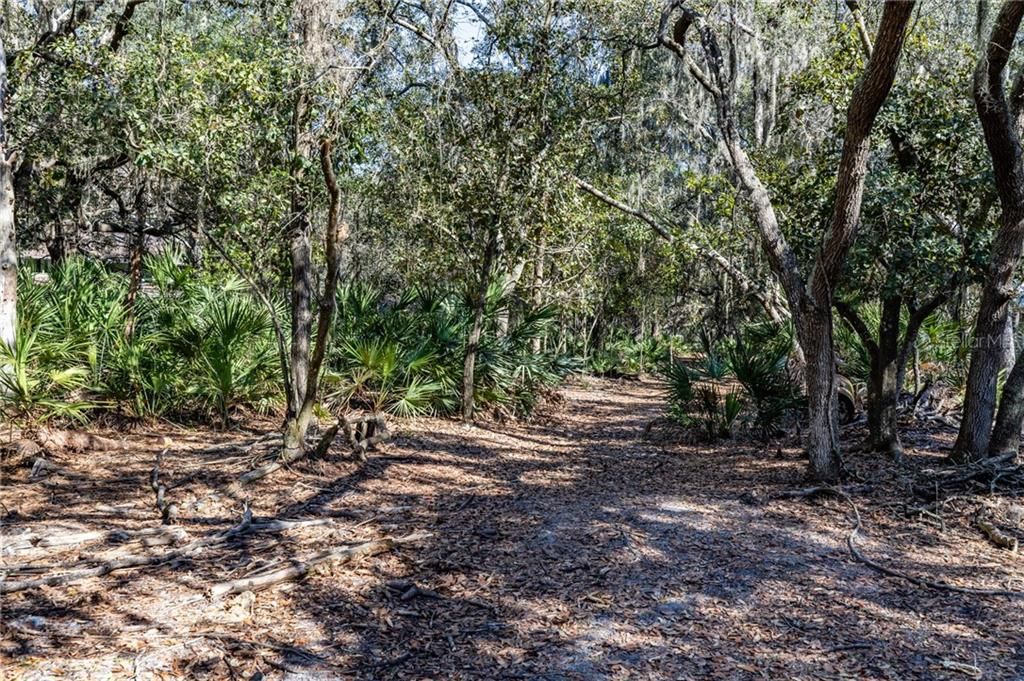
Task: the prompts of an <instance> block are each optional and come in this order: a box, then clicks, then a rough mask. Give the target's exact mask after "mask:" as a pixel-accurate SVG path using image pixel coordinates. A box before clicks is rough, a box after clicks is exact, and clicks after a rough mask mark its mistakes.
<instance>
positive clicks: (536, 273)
mask: <svg viewBox="0 0 1024 681" xmlns="http://www.w3.org/2000/svg"><path fill="white" fill-rule="evenodd" d="M546 258H547V249H546V244H545V242H544V235H543V234H541V236H540V241H539V242H538V243H537V252H536V254H535V255H534V258H533V283H532V286H531V288H532V289H533V290H532V291H531V293H532V302H533V307H534V309H538V308H540V307H541V305H543V304H544V261H545V259H546ZM543 346H544V338H542V337H541V336H537V337H536V338H534V339H532V340H531V341H530V350H531V351H532V352H533V354H535V355H537V354H540V351H541V349H542V348H543Z"/></svg>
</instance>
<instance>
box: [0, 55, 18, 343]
mask: <svg viewBox="0 0 1024 681" xmlns="http://www.w3.org/2000/svg"><path fill="white" fill-rule="evenodd" d="M17 310H18V244H17V239H16V235H15V229H14V170H13V168H12V163H11V158H10V152H9V150H8V143H7V52H6V49H5V45H4V42H3V36H0V343H3V344H5V345H7V347H9V348H11V349H12V350H13V348H14V344H15V330H16V328H17V315H18V312H17Z"/></svg>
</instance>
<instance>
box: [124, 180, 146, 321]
mask: <svg viewBox="0 0 1024 681" xmlns="http://www.w3.org/2000/svg"><path fill="white" fill-rule="evenodd" d="M143 182H145V180H143ZM145 240H146V190H145V187H143V188H142V189H140V190H139V194H138V197H137V198H136V201H135V231H134V232H133V233H132V250H131V256H130V259H129V263H128V294H127V295H126V297H125V303H124V306H125V322H124V335H125V338H131V337H132V336H133V335H135V307H136V300H137V299H138V297H139V289H140V288H142V256H143V250H144V248H145Z"/></svg>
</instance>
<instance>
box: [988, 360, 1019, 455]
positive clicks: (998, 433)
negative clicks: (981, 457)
mask: <svg viewBox="0 0 1024 681" xmlns="http://www.w3.org/2000/svg"><path fill="white" fill-rule="evenodd" d="M1021 426H1024V356H1021V357H1018V358H1017V362H1016V363H1015V364H1014V365H1013V369H1012V370H1011V371H1010V375H1009V377H1007V379H1006V385H1004V386H1003V396H1002V399H1001V400H1000V401H999V413H998V415H997V416H996V426H995V429H994V430H993V431H992V439H991V440H990V442H989V447H988V454H989V456H999V455H1000V454H1005V453H1007V452H1017V451H1018V450H1019V449H1020V430H1021Z"/></svg>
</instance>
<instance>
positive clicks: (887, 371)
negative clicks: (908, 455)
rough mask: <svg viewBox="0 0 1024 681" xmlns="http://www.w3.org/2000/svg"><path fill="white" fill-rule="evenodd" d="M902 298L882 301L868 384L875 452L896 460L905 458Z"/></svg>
mask: <svg viewBox="0 0 1024 681" xmlns="http://www.w3.org/2000/svg"><path fill="white" fill-rule="evenodd" d="M902 306H903V300H902V298H900V297H899V296H886V297H885V298H884V299H883V300H882V315H881V319H880V320H879V324H878V342H877V347H876V348H875V351H874V352H873V353H871V378H870V380H869V381H868V433H869V445H870V447H871V450H872V451H875V452H885V453H887V454H889V455H891V456H892V457H893V458H894V459H895V460H897V461H900V460H902V458H903V448H902V446H901V445H900V440H899V430H898V425H897V421H896V407H897V404H898V402H899V396H900V389H901V388H902V384H903V381H902V377H903V364H905V358H904V360H903V361H902V362H901V361H900V359H901V358H900V309H901V308H902Z"/></svg>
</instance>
